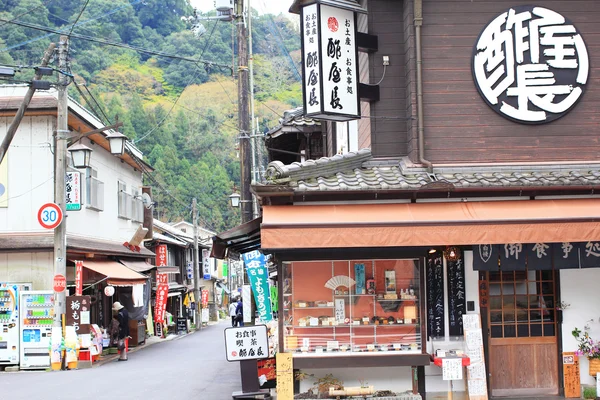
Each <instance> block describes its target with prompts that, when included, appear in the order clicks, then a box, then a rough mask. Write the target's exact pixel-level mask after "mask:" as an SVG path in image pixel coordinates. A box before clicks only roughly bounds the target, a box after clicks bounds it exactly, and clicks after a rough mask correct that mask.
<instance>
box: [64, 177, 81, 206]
mask: <svg viewBox="0 0 600 400" xmlns="http://www.w3.org/2000/svg"><path fill="white" fill-rule="evenodd" d="M65 207H66V210H67V211H79V210H81V172H78V171H73V172H67V175H66V180H65Z"/></svg>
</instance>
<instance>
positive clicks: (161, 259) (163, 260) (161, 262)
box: [154, 244, 167, 267]
mask: <svg viewBox="0 0 600 400" xmlns="http://www.w3.org/2000/svg"><path fill="white" fill-rule="evenodd" d="M154 251H155V252H156V266H157V267H166V266H167V245H166V244H159V245H158V246H156V248H155V249H154Z"/></svg>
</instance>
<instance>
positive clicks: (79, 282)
mask: <svg viewBox="0 0 600 400" xmlns="http://www.w3.org/2000/svg"><path fill="white" fill-rule="evenodd" d="M82 294H83V261H75V296H81V295H82Z"/></svg>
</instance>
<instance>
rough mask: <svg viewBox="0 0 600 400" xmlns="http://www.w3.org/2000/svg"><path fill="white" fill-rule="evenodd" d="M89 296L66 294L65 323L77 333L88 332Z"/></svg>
mask: <svg viewBox="0 0 600 400" xmlns="http://www.w3.org/2000/svg"><path fill="white" fill-rule="evenodd" d="M90 307H91V298H90V296H67V315H66V325H67V326H73V327H75V332H76V333H77V334H78V335H81V334H85V333H90Z"/></svg>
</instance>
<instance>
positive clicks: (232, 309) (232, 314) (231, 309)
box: [229, 301, 237, 326]
mask: <svg viewBox="0 0 600 400" xmlns="http://www.w3.org/2000/svg"><path fill="white" fill-rule="evenodd" d="M236 308H237V303H236V302H235V301H232V302H231V303H229V316H230V317H231V326H236V325H237V321H236V313H235V310H236Z"/></svg>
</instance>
